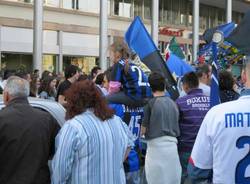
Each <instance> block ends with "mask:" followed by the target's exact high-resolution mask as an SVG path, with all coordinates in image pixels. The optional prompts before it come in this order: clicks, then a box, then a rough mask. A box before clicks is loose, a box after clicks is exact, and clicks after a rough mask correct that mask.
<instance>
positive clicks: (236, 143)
mask: <svg viewBox="0 0 250 184" xmlns="http://www.w3.org/2000/svg"><path fill="white" fill-rule="evenodd" d="M191 158H192V160H193V162H194V165H195V166H196V167H198V168H200V169H213V183H216V184H218V183H219V184H235V183H237V184H244V183H250V182H249V180H246V178H245V177H250V96H242V97H240V98H239V99H238V100H236V101H231V102H227V103H223V104H220V105H217V106H215V107H213V108H212V109H211V110H210V111H209V112H208V113H207V115H206V116H205V118H204V120H203V122H202V125H201V127H200V130H199V133H198V135H197V138H196V141H195V144H194V147H193V151H192V154H191ZM248 166H249V167H248Z"/></svg>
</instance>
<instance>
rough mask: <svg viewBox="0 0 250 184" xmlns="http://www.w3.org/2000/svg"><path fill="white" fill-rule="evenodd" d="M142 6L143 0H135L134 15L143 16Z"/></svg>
mask: <svg viewBox="0 0 250 184" xmlns="http://www.w3.org/2000/svg"><path fill="white" fill-rule="evenodd" d="M142 6H143V1H142V0H134V16H140V17H142Z"/></svg>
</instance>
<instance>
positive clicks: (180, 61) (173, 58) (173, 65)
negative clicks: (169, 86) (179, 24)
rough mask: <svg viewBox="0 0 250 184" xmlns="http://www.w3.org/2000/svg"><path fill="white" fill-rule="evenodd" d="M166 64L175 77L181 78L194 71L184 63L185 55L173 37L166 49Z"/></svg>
mask: <svg viewBox="0 0 250 184" xmlns="http://www.w3.org/2000/svg"><path fill="white" fill-rule="evenodd" d="M166 64H167V67H168V68H169V70H170V72H171V73H172V75H173V76H175V77H182V76H183V75H185V74H186V73H188V72H191V71H194V69H193V68H192V67H191V66H190V65H189V64H188V63H187V62H186V58H185V55H184V54H183V52H182V49H181V47H180V45H179V44H178V43H177V41H176V38H175V37H173V38H172V39H171V40H170V43H169V45H168V47H167V48H166Z"/></svg>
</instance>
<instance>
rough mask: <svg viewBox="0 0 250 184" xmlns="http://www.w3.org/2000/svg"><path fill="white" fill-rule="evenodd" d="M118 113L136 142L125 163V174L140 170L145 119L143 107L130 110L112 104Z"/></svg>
mask: <svg viewBox="0 0 250 184" xmlns="http://www.w3.org/2000/svg"><path fill="white" fill-rule="evenodd" d="M110 106H111V108H113V109H114V110H115V112H116V115H117V116H119V117H121V118H122V120H123V121H124V122H125V123H126V124H127V125H128V127H129V129H130V131H131V132H132V134H133V136H134V140H135V142H134V143H135V147H134V148H133V149H131V151H130V153H129V155H128V157H127V159H126V161H125V162H124V168H125V172H134V171H138V170H139V169H140V164H141V163H140V154H141V143H140V130H141V123H142V119H143V107H138V108H129V107H127V106H125V105H121V104H111V105H110Z"/></svg>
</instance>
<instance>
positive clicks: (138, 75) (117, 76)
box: [111, 60, 152, 100]
mask: <svg viewBox="0 0 250 184" xmlns="http://www.w3.org/2000/svg"><path fill="white" fill-rule="evenodd" d="M125 65H126V63H125V61H124V60H120V61H119V62H117V63H116V64H114V65H113V67H112V68H113V70H112V73H111V81H118V82H120V83H121V84H122V87H123V90H124V92H125V94H126V95H128V96H129V97H131V98H133V99H134V100H141V99H143V98H147V97H151V95H152V94H151V89H150V86H149V83H148V78H147V76H146V75H145V74H144V72H143V71H142V70H141V69H140V68H139V67H138V66H136V65H135V64H133V63H129V68H128V71H127V72H126V71H125Z"/></svg>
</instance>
